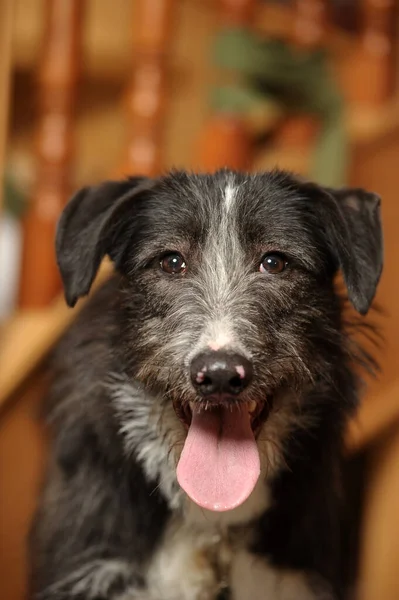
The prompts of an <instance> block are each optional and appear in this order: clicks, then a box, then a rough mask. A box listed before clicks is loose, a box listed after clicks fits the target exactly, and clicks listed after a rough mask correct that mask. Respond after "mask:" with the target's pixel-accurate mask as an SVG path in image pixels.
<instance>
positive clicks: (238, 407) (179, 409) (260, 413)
mask: <svg viewBox="0 0 399 600" xmlns="http://www.w3.org/2000/svg"><path fill="white" fill-rule="evenodd" d="M270 406H271V401H270V399H268V400H267V401H266V400H261V401H257V400H249V401H248V402H235V401H234V399H229V398H226V399H216V398H215V399H210V400H206V401H203V402H201V403H194V402H180V401H175V402H174V403H173V408H174V410H175V413H176V415H177V417H178V418H179V419H180V421H181V422H182V423H183V425H184V426H185V428H186V429H187V430H188V429H189V428H190V425H191V421H192V418H193V410H198V411H204V412H207V411H210V412H212V411H213V412H215V411H216V412H217V411H222V410H223V409H225V410H230V411H231V412H233V411H238V412H239V413H243V412H244V413H248V414H249V415H250V423H251V428H252V431H253V432H254V435H255V437H257V436H258V435H259V431H260V429H261V427H262V425H263V423H264V422H265V421H266V420H267V417H268V416H269V412H270Z"/></svg>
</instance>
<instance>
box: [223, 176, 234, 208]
mask: <svg viewBox="0 0 399 600" xmlns="http://www.w3.org/2000/svg"><path fill="white" fill-rule="evenodd" d="M236 193H237V188H236V187H235V186H234V185H233V183H232V181H229V183H228V184H227V185H226V187H225V190H224V206H225V208H226V212H229V210H230V209H231V207H232V206H233V204H234V201H235V198H236Z"/></svg>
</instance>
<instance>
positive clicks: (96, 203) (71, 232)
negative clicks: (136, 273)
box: [55, 177, 153, 306]
mask: <svg viewBox="0 0 399 600" xmlns="http://www.w3.org/2000/svg"><path fill="white" fill-rule="evenodd" d="M152 185H153V182H152V181H151V180H148V179H145V178H139V177H136V178H130V179H126V180H124V181H108V182H105V183H103V184H101V185H98V186H93V187H86V188H83V189H81V190H80V191H79V192H77V194H75V196H73V197H72V199H71V200H70V201H69V203H68V204H67V206H66V207H65V209H64V211H63V213H62V215H61V217H60V220H59V222H58V227H57V233H56V242H55V246H56V254H57V263H58V267H59V269H60V272H61V277H62V281H63V284H64V290H65V298H66V301H67V304H68V305H69V306H75V304H76V302H77V300H78V298H80V297H81V296H85V295H86V294H88V293H89V291H90V287H91V284H92V283H93V280H94V278H95V276H96V273H97V270H98V268H99V266H100V263H101V260H102V259H103V258H104V256H105V255H109V256H110V258H111V259H112V260H113V261H114V262H115V264H116V266H118V263H120V261H121V259H122V257H123V254H124V251H125V249H126V246H127V244H128V243H129V241H130V236H129V232H128V231H126V228H127V227H128V226H129V223H130V224H131V219H126V218H124V217H127V216H128V214H129V213H130V214H131V211H132V207H133V205H134V200H136V198H137V196H138V195H140V194H142V193H145V191H147V190H149V189H150V188H151V187H152ZM122 230H124V233H125V235H121V234H122Z"/></svg>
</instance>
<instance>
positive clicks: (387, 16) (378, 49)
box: [346, 0, 397, 108]
mask: <svg viewBox="0 0 399 600" xmlns="http://www.w3.org/2000/svg"><path fill="white" fill-rule="evenodd" d="M396 8H397V6H396V2H395V0H362V2H361V35H360V39H359V43H358V47H357V50H356V52H355V53H354V56H353V57H352V60H351V61H349V63H348V72H347V76H346V80H347V81H346V83H347V86H348V96H349V99H350V101H351V102H353V103H354V104H355V105H356V104H357V105H361V106H365V107H371V108H374V107H378V106H379V105H380V104H382V103H383V102H385V101H386V100H388V99H389V98H390V96H391V95H392V93H393V92H394V88H395V76H396V69H395V66H396V60H395V58H396V57H395V48H394V42H395V30H396V18H395V17H396Z"/></svg>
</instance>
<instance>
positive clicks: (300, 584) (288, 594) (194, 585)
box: [147, 486, 315, 600]
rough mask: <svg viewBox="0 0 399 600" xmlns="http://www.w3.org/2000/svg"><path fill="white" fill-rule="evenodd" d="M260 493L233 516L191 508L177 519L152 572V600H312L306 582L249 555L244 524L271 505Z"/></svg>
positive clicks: (249, 535) (248, 535) (262, 491)
mask: <svg viewBox="0 0 399 600" xmlns="http://www.w3.org/2000/svg"><path fill="white" fill-rule="evenodd" d="M262 488H263V489H260V488H258V489H257V490H255V497H254V498H253V499H252V504H251V503H250V504H249V505H246V503H244V505H243V506H242V507H240V509H237V510H236V511H231V513H219V514H218V513H209V512H207V511H206V512H204V511H201V510H200V509H198V507H196V506H195V505H194V504H190V505H189V507H188V510H187V511H186V513H185V517H184V518H183V517H174V518H173V519H172V520H171V522H170V523H169V526H168V528H167V530H166V532H165V535H164V538H163V541H162V543H161V545H160V547H159V548H158V551H157V552H156V554H155V555H154V557H153V559H152V561H151V564H150V565H149V570H148V577H147V581H148V589H149V598H150V599H151V600H155V599H156V600H219V598H223V599H225V598H226V599H228V600H248V599H249V598H250V599H251V600H314V598H315V596H314V595H313V593H312V592H311V590H310V588H309V587H308V585H307V582H306V580H305V578H304V576H303V575H302V574H300V573H297V572H289V571H281V570H276V569H274V568H273V567H271V566H270V564H269V563H268V562H267V560H266V559H265V558H263V557H257V556H255V555H254V554H252V553H251V552H250V550H249V545H250V541H251V539H252V537H253V529H252V527H250V526H248V525H246V524H245V523H246V522H248V521H249V518H248V517H249V515H251V517H252V518H255V517H256V516H259V515H260V514H261V512H263V511H264V510H265V509H266V508H267V505H268V498H267V493H266V492H267V490H265V488H264V487H263V486H262Z"/></svg>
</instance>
